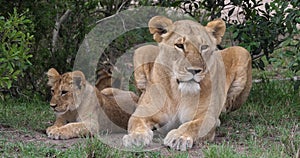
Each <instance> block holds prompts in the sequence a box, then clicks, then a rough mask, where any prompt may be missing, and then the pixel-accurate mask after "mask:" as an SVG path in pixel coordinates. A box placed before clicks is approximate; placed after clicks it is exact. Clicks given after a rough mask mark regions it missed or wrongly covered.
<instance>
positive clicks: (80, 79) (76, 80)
mask: <svg viewBox="0 0 300 158" xmlns="http://www.w3.org/2000/svg"><path fill="white" fill-rule="evenodd" d="M72 79H73V84H74V85H75V86H76V87H77V88H78V89H81V88H82V87H83V86H85V84H86V80H85V76H84V74H83V73H82V72H81V71H74V72H72Z"/></svg>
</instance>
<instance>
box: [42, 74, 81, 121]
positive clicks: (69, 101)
mask: <svg viewBox="0 0 300 158" xmlns="http://www.w3.org/2000/svg"><path fill="white" fill-rule="evenodd" d="M47 75H48V80H49V81H48V85H50V86H51V94H52V98H51V101H50V106H51V108H52V109H53V111H54V112H55V113H56V114H58V115H61V114H64V113H66V112H67V111H73V110H76V108H77V107H78V99H76V98H78V95H81V89H82V88H83V87H82V86H83V85H82V81H83V80H82V79H83V78H82V77H84V76H81V75H83V74H82V73H81V72H79V71H76V72H68V73H65V74H62V75H60V74H59V73H58V72H57V71H56V70H55V69H53V68H52V69H50V70H49V71H48V73H47Z"/></svg>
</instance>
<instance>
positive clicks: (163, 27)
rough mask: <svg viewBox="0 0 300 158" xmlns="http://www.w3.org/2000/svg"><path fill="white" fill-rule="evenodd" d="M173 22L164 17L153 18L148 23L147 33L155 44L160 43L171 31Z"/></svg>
mask: <svg viewBox="0 0 300 158" xmlns="http://www.w3.org/2000/svg"><path fill="white" fill-rule="evenodd" d="M172 24H173V22H172V20H171V19H168V18H166V17H164V16H155V17H153V18H151V19H150V21H149V23H148V27H149V31H150V33H151V34H153V39H154V40H155V41H156V42H161V41H162V39H163V37H164V36H165V35H167V33H169V32H170V31H171V26H172Z"/></svg>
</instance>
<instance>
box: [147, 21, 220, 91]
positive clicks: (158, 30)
mask: <svg viewBox="0 0 300 158" xmlns="http://www.w3.org/2000/svg"><path fill="white" fill-rule="evenodd" d="M148 25H149V30H150V33H151V34H153V38H154V40H156V41H157V42H158V43H159V55H158V57H157V61H156V62H158V63H159V64H163V65H164V66H166V67H167V69H169V71H171V73H170V74H172V75H173V76H172V77H173V78H176V81H177V83H178V89H179V90H180V91H181V92H182V93H199V92H200V81H201V80H202V79H203V78H204V77H205V75H206V74H207V72H208V70H207V67H206V64H205V61H204V58H203V56H206V55H209V54H211V53H212V52H214V51H215V50H216V49H217V44H220V42H221V40H222V36H223V35H224V33H225V29H226V26H225V22H224V21H223V20H221V19H217V20H214V21H211V22H209V23H208V24H207V26H202V25H200V24H199V23H197V22H194V21H191V20H180V21H176V22H172V20H170V19H168V18H166V17H162V16H155V17H153V18H152V19H151V20H150V21H149V23H148Z"/></svg>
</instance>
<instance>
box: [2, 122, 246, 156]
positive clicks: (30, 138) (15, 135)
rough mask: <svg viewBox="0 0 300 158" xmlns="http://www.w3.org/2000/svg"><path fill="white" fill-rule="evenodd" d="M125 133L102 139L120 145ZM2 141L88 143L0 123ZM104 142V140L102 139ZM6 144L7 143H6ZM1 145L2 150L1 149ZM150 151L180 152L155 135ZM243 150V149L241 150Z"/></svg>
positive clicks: (197, 150)
mask: <svg viewBox="0 0 300 158" xmlns="http://www.w3.org/2000/svg"><path fill="white" fill-rule="evenodd" d="M123 135H124V134H112V135H107V136H105V137H104V136H102V137H101V138H102V139H105V140H108V141H109V145H110V146H114V147H117V148H118V147H120V142H121V140H122V137H123ZM224 140H226V138H225V137H224V134H222V133H217V136H216V139H215V143H216V144H218V142H219V143H221V142H222V141H224ZM0 141H4V142H6V143H8V142H9V143H17V142H19V143H20V142H21V143H25V144H26V143H34V144H44V145H45V146H49V147H52V148H55V149H57V150H61V151H64V150H66V149H69V148H72V146H74V145H75V144H78V143H79V144H83V145H86V139H85V138H75V139H69V140H52V139H49V138H48V137H47V136H46V133H45V131H34V130H26V131H22V130H17V129H14V128H12V127H10V126H6V125H1V124H0ZM102 142H103V141H102ZM4 144H5V143H4ZM202 147H205V145H204V144H201V145H196V146H195V147H193V149H191V150H189V151H188V155H189V157H201V156H203V153H202V152H201V150H200V149H201V148H202ZM1 148H2V147H1V145H0V150H1ZM147 149H148V150H150V151H158V152H160V153H161V154H162V155H165V156H170V155H174V154H178V153H180V152H176V151H171V150H169V149H168V148H167V147H164V146H163V145H162V138H158V137H155V138H154V140H153V142H152V144H151V146H149V147H148V148H147ZM241 151H243V149H242V150H241Z"/></svg>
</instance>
